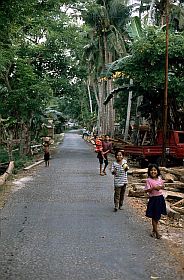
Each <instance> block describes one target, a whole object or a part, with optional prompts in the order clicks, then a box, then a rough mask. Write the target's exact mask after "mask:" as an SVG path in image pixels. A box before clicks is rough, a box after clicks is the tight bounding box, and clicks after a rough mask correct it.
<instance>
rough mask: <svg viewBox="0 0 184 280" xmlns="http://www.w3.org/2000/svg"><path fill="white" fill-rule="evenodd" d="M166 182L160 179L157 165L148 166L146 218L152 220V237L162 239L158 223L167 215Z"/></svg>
mask: <svg viewBox="0 0 184 280" xmlns="http://www.w3.org/2000/svg"><path fill="white" fill-rule="evenodd" d="M163 188H164V181H163V180H162V179H161V177H160V169H159V167H158V166H157V165H156V164H150V165H149V166H148V178H147V180H146V186H145V192H147V193H148V195H149V201H148V205H147V209H146V216H147V217H148V218H151V219H152V226H153V230H152V233H151V236H152V237H156V238H157V239H160V238H161V235H160V234H159V232H158V221H159V220H160V218H161V214H163V215H167V212H166V204H165V199H164V196H163V191H162V190H163Z"/></svg>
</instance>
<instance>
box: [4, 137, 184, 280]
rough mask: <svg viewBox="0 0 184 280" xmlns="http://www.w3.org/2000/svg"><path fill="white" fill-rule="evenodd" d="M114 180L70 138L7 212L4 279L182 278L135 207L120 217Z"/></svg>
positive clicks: (80, 143) (87, 149)
mask: <svg viewBox="0 0 184 280" xmlns="http://www.w3.org/2000/svg"><path fill="white" fill-rule="evenodd" d="M112 180H113V178H112V176H111V174H110V172H109V173H108V175H107V176H104V177H101V176H99V175H98V162H97V158H96V155H95V153H94V152H93V151H92V148H91V146H90V145H89V144H88V143H86V142H84V141H83V139H82V138H81V136H80V135H78V134H76V133H74V132H71V133H67V134H66V135H65V138H64V143H63V144H62V145H60V146H59V150H58V153H57V154H56V155H54V157H53V159H52V160H51V165H50V167H49V168H48V167H44V165H43V166H40V167H39V168H38V171H37V172H36V174H35V175H34V176H33V178H32V180H30V181H28V182H27V183H26V185H25V187H24V188H21V189H20V190H19V191H17V192H15V193H13V194H12V195H11V198H10V199H9V201H8V203H7V204H6V206H5V207H4V208H3V209H2V210H1V216H0V218H1V244H0V264H1V266H0V279H1V280H5V279H11V280H24V279H25V280H35V279H36V280H47V279H48V280H69V279H70V280H88V279H90V280H102V279H103V280H139V279H140V280H147V279H167V280H171V279H175V280H177V279H182V278H181V277H180V276H179V274H177V273H176V272H175V271H174V269H173V268H172V263H173V262H174V261H175V260H174V259H173V257H172V256H171V255H170V254H169V253H168V252H167V250H166V247H165V246H166V245H165V242H164V240H154V239H152V238H151V237H149V235H148V232H149V229H150V225H149V223H145V222H142V221H140V220H139V218H138V217H137V216H136V215H135V211H134V210H133V209H130V208H128V205H127V207H126V205H125V209H124V210H123V211H119V212H117V213H114V212H113V187H112V185H113V181H112ZM152 277H158V278H152Z"/></svg>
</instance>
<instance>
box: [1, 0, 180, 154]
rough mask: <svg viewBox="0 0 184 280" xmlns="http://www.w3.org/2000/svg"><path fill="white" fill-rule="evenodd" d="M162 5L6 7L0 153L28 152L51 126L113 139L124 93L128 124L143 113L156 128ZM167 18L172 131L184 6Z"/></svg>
mask: <svg viewBox="0 0 184 280" xmlns="http://www.w3.org/2000/svg"><path fill="white" fill-rule="evenodd" d="M165 3H166V2H165V1H141V2H140V3H139V1H138V2H137V4H136V5H133V6H131V5H128V4H127V2H126V1H125V2H123V1H121V0H107V1H103V0H102V1H100V0H96V1H95V0H88V1H61V0H30V1H25V0H16V1H15V0H14V1H10V0H2V1H1V3H0V104H1V106H0V145H1V147H2V148H3V149H4V148H5V149H7V150H8V152H9V157H10V158H11V157H12V149H13V148H15V147H17V148H18V150H19V153H20V155H23V154H29V153H30V145H31V143H33V141H36V142H39V141H41V137H42V136H44V135H45V134H46V133H47V132H44V131H43V124H46V123H47V122H48V119H49V118H51V119H54V122H55V123H57V124H58V123H60V124H64V122H65V121H67V120H70V119H72V120H76V121H78V123H79V124H81V125H84V126H87V127H88V129H90V130H91V129H92V128H94V127H96V129H97V130H98V131H99V132H100V133H110V134H111V135H113V134H114V127H115V124H114V122H118V123H120V125H121V129H122V128H123V127H124V126H125V120H126V114H127V103H128V95H129V92H130V90H131V91H132V106H131V120H135V119H136V116H137V112H139V116H141V118H144V119H146V120H148V121H149V122H150V124H151V126H152V128H153V129H157V128H158V127H162V111H163V92H164V87H165V40H166V39H165V38H166V37H165V18H166V16H165V11H166V6H165ZM169 11H170V12H169V13H170V16H169V87H168V105H169V110H168V127H170V128H174V129H184V78H183V77H184V66H183V65H184V56H183V53H184V33H183V30H184V9H183V3H182V1H181V2H178V3H170V4H169ZM132 12H136V13H137V14H138V16H136V17H135V16H133V14H132ZM131 80H133V86H131V87H130V81H131ZM137 100H142V101H140V102H139V104H138V101H137ZM138 105H139V106H138Z"/></svg>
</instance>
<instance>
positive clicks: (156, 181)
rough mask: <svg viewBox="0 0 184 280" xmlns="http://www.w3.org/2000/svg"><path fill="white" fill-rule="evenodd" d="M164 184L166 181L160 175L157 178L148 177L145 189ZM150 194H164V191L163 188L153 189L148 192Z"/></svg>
mask: <svg viewBox="0 0 184 280" xmlns="http://www.w3.org/2000/svg"><path fill="white" fill-rule="evenodd" d="M163 184H164V181H163V180H162V179H161V178H160V177H158V178H156V179H152V178H147V180H146V186H145V188H144V189H145V190H149V189H151V188H153V187H156V186H163ZM148 195H149V196H150V197H152V196H159V195H163V191H162V190H159V191H157V190H152V191H151V192H149V193H148Z"/></svg>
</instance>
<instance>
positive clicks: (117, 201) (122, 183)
mask: <svg viewBox="0 0 184 280" xmlns="http://www.w3.org/2000/svg"><path fill="white" fill-rule="evenodd" d="M115 158H116V161H115V162H113V164H112V168H111V172H112V174H113V175H114V212H117V210H118V208H119V209H120V210H122V209H123V208H122V206H123V201H124V195H125V190H126V186H127V183H128V180H127V171H128V169H129V167H128V165H127V161H126V160H125V159H124V158H123V152H122V151H119V152H116V153H115Z"/></svg>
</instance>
